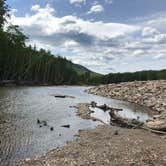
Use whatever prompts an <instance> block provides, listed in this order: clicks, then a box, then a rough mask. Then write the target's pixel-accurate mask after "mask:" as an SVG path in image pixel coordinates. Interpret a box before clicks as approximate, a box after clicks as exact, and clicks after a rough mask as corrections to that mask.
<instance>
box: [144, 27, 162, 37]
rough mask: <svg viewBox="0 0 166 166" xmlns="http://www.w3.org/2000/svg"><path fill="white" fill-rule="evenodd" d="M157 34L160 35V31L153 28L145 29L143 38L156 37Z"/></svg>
mask: <svg viewBox="0 0 166 166" xmlns="http://www.w3.org/2000/svg"><path fill="white" fill-rule="evenodd" d="M156 34H159V31H157V30H156V29H155V28H151V27H145V28H143V31H142V36H154V35H156Z"/></svg>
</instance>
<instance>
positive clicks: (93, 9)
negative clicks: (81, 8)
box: [87, 4, 104, 14]
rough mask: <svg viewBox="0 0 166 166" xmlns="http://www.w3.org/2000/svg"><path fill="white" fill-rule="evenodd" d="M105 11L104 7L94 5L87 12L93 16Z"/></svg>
mask: <svg viewBox="0 0 166 166" xmlns="http://www.w3.org/2000/svg"><path fill="white" fill-rule="evenodd" d="M103 11H104V8H103V6H102V5H97V4H96V5H94V6H92V7H91V8H90V10H89V11H88V12H87V14H92V13H101V12H103Z"/></svg>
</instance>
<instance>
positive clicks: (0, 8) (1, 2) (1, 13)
mask: <svg viewBox="0 0 166 166" xmlns="http://www.w3.org/2000/svg"><path fill="white" fill-rule="evenodd" d="M8 11H9V7H8V5H7V4H6V0H0V29H2V28H3V25H4V23H5V21H6V18H7V17H9V14H8Z"/></svg>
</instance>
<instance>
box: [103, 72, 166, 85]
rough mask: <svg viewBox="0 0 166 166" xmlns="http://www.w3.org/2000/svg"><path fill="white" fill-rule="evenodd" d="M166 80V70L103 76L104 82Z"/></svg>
mask: <svg viewBox="0 0 166 166" xmlns="http://www.w3.org/2000/svg"><path fill="white" fill-rule="evenodd" d="M161 79H163V80H166V70H160V71H154V70H148V71H139V72H134V73H129V72H126V73H111V74H108V75H106V76H104V77H103V81H102V83H104V84H108V83H119V82H130V81H135V80H136V81H147V80H161Z"/></svg>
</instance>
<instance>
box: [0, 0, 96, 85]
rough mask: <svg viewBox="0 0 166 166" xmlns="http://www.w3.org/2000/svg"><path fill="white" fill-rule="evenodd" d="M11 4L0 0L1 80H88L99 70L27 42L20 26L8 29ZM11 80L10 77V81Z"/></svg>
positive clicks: (56, 82)
mask: <svg viewBox="0 0 166 166" xmlns="http://www.w3.org/2000/svg"><path fill="white" fill-rule="evenodd" d="M8 11H9V8H8V6H7V5H6V1H4V0H0V82H1V83H5V82H6V83H7V82H9V83H10V82H15V83H17V84H53V85H61V84H88V83H90V80H91V78H93V77H96V74H95V73H93V72H91V71H90V70H88V69H86V68H85V67H82V66H80V65H75V64H73V63H72V62H71V61H68V60H67V59H65V58H62V57H60V56H54V55H52V54H51V52H50V51H46V50H44V49H40V50H39V51H38V50H37V49H36V47H35V46H26V44H25V42H26V40H27V39H28V38H27V37H26V36H25V35H24V34H23V32H22V31H21V29H20V27H19V26H16V25H10V26H8V27H7V28H6V30H5V31H4V24H5V22H6V19H5V18H6V17H10V15H9V14H8ZM7 80H8V81H7Z"/></svg>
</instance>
